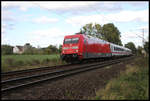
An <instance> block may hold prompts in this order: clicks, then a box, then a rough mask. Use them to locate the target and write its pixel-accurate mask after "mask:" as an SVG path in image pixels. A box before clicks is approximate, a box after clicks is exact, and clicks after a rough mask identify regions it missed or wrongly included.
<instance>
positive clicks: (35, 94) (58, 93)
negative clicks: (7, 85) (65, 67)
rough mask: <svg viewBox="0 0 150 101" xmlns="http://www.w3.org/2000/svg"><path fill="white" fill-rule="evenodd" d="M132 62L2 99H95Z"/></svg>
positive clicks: (11, 94)
mask: <svg viewBox="0 0 150 101" xmlns="http://www.w3.org/2000/svg"><path fill="white" fill-rule="evenodd" d="M130 63H132V60H128V61H127V60H126V61H125V62H122V63H118V64H115V65H112V66H107V67H105V68H104V67H103V68H99V69H96V70H92V71H87V72H84V73H80V74H76V75H73V76H68V77H65V78H62V79H60V80H57V81H52V82H50V81H46V82H44V83H41V84H40V85H39V84H38V85H33V86H32V87H31V86H29V87H26V88H24V89H22V90H21V91H20V90H19V89H18V90H16V91H13V92H11V93H10V94H7V93H6V94H2V96H1V97H2V99H10V100H15V99H24V100H49V99H59V100H62V99H74V100H79V99H88V98H89V97H94V96H95V95H96V91H97V90H100V89H101V88H104V87H105V85H106V84H107V82H108V81H109V80H110V79H112V78H115V77H117V76H119V73H120V71H124V70H125V69H126V68H125V65H126V64H130Z"/></svg>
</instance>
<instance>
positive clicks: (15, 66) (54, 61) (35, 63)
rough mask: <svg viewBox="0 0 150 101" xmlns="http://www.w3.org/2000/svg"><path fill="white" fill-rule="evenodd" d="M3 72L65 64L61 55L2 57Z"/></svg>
mask: <svg viewBox="0 0 150 101" xmlns="http://www.w3.org/2000/svg"><path fill="white" fill-rule="evenodd" d="M1 58H2V60H1V62H2V64H1V66H2V67H1V70H2V72H8V71H14V70H23V69H30V68H37V67H40V66H54V65H61V64H65V63H64V62H62V61H61V60H60V56H59V54H53V55H2V57H1Z"/></svg>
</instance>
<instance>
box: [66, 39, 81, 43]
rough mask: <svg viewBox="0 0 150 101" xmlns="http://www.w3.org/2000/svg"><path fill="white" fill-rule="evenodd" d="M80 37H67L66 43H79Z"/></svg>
mask: <svg viewBox="0 0 150 101" xmlns="http://www.w3.org/2000/svg"><path fill="white" fill-rule="evenodd" d="M78 41H79V38H70V39H65V40H64V44H70V43H78Z"/></svg>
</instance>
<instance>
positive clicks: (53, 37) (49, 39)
mask: <svg viewBox="0 0 150 101" xmlns="http://www.w3.org/2000/svg"><path fill="white" fill-rule="evenodd" d="M68 33H70V32H67V31H65V32H64V31H62V30H60V29H59V28H55V27H53V28H49V29H39V30H34V31H32V32H31V33H28V42H30V43H32V44H33V45H34V46H38V45H40V46H42V47H47V46H48V45H50V44H52V45H56V44H57V45H59V44H62V42H63V39H64V36H65V35H68Z"/></svg>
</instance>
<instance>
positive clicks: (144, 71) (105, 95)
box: [93, 57, 149, 100]
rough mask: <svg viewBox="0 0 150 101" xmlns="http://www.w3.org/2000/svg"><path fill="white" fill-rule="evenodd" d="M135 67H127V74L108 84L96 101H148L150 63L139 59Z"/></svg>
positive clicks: (98, 92) (100, 91)
mask: <svg viewBox="0 0 150 101" xmlns="http://www.w3.org/2000/svg"><path fill="white" fill-rule="evenodd" d="M134 63H135V64H134V65H127V69H126V71H125V72H121V73H120V76H119V77H118V78H116V79H113V80H111V81H109V82H108V84H107V85H106V87H105V88H104V89H102V90H99V91H97V92H96V97H94V98H93V99H96V100H128V99H129V100H135V99H137V100H148V98H149V84H148V83H149V82H148V80H149V78H148V77H149V68H148V67H149V61H148V57H146V58H137V59H135V61H134Z"/></svg>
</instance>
